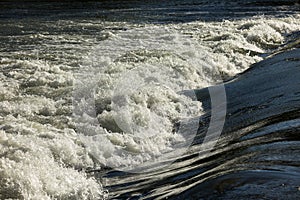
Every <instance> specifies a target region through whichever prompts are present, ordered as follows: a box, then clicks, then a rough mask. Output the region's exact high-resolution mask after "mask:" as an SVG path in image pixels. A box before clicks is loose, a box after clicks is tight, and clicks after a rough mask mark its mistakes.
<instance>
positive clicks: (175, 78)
mask: <svg viewBox="0 0 300 200" xmlns="http://www.w3.org/2000/svg"><path fill="white" fill-rule="evenodd" d="M299 19H300V17H299V16H293V17H287V18H276V19H275V18H265V17H260V18H249V19H245V20H238V21H224V22H192V23H185V24H176V25H175V24H169V25H151V24H148V25H143V26H139V25H132V24H126V23H120V24H118V23H109V22H107V23H106V25H107V31H106V32H105V33H101V34H103V35H105V37H104V36H103V37H102V36H101V38H106V39H107V40H105V41H103V42H99V41H97V40H95V38H96V36H94V35H93V36H90V38H89V37H88V36H86V35H85V36H81V35H51V34H45V35H38V36H37V37H38V38H39V37H40V38H42V39H43V42H44V45H43V46H41V47H40V48H46V49H47V48H48V49H49V52H47V51H46V53H45V55H41V54H40V55H39V56H36V57H34V56H32V52H31V51H29V52H27V51H25V50H24V51H22V52H21V51H20V52H5V53H4V54H3V56H4V57H5V56H7V58H1V60H0V71H1V73H0V80H1V81H0V155H1V156H0V199H5V198H15V199H53V198H57V199H69V198H72V199H73V198H74V199H95V198H105V192H104V190H103V188H102V183H100V182H99V181H98V180H95V179H94V178H92V177H89V176H88V175H87V173H85V169H87V168H97V167H99V166H102V165H108V166H115V167H119V166H130V165H139V164H140V163H142V162H146V161H149V160H152V159H154V158H158V157H160V156H161V155H164V154H165V153H166V152H170V151H172V150H174V149H175V148H177V147H178V148H180V146H176V144H180V143H182V142H184V141H186V140H188V139H189V138H188V139H187V138H186V135H184V134H183V133H184V132H185V133H188V132H189V131H191V132H194V131H195V130H191V129H190V128H189V127H191V126H184V127H182V128H184V130H183V132H181V133H177V134H174V133H173V132H172V129H173V125H174V122H176V121H177V120H180V119H181V118H185V117H191V116H198V115H200V114H201V109H199V110H197V109H196V108H199V107H200V106H201V104H200V103H197V102H194V101H192V100H191V99H188V98H187V97H185V96H181V95H179V94H178V92H179V91H180V90H184V89H193V88H201V87H206V86H208V85H211V84H214V83H216V82H218V81H220V79H221V77H224V78H226V77H230V76H232V75H235V74H237V73H240V72H242V71H244V70H245V69H247V68H248V67H249V66H250V65H251V64H252V63H255V62H257V61H259V60H262V58H261V57H260V56H259V54H260V53H265V52H268V51H269V49H272V48H276V47H277V46H279V45H281V44H282V43H283V42H284V36H285V35H286V34H288V33H290V32H292V31H297V30H299V28H300V20H299ZM61 23H65V24H68V21H65V22H61ZM85 23H86V24H88V26H91V24H93V25H94V26H102V25H103V24H100V23H99V22H95V21H88V22H82V23H81V24H80V26H84V24H85ZM69 24H71V25H72V26H76V23H74V22H72V23H71V22H69ZM59 25H60V24H59ZM115 26H122V27H124V26H126V28H127V30H120V31H118V30H117V31H116V30H114V31H111V32H110V31H109V28H110V27H115ZM22 37H25V38H26V37H27V36H22ZM34 37H35V36H34ZM94 37H95V38H94ZM76 41H80V44H76V45H75V44H72V43H75V42H76ZM68 42H69V43H70V44H69V46H68ZM64 45H65V46H64ZM92 45H94V46H93V47H94V48H91V46H92ZM99 45H102V46H99ZM24 49H25V48H24ZM53 49H54V50H53ZM68 49H70V51H69V52H67V50H68ZM87 49H89V50H90V52H89V55H87V56H86V57H84V58H82V60H84V63H83V64H82V66H81V69H80V70H79V71H80V72H83V71H84V70H86V71H89V70H91V71H92V72H96V74H93V78H91V76H87V77H86V78H87V80H88V81H86V80H85V79H84V80H85V81H83V83H88V84H89V85H91V86H96V87H95V88H94V89H96V93H95V94H96V96H95V100H96V102H95V103H96V108H97V112H94V111H93V110H91V112H88V113H87V114H86V115H84V117H80V123H77V121H75V119H73V118H72V117H71V114H72V112H73V110H72V105H71V102H72V101H71V97H72V84H73V78H74V76H73V73H72V67H71V66H73V64H74V60H73V58H77V57H81V56H82V55H83V52H84V51H83V50H87ZM60 51H61V52H60ZM58 52H60V53H62V54H63V55H64V54H65V55H66V56H65V57H63V59H62V60H61V61H57V60H56V57H55V56H58V55H56V54H58ZM22 55H28V57H30V56H31V57H32V58H33V59H29V60H25V59H23V58H22ZM38 58H41V59H40V60H39V59H38ZM43 59H46V60H43ZM47 59H49V60H48V61H47ZM76 62H78V61H76ZM144 69H147V70H144ZM130 73H133V74H136V75H138V76H137V79H136V80H132V79H130V78H126V77H128V75H130ZM87 74H88V73H87ZM126 74H127V76H126ZM75 75H76V74H75ZM129 77H131V76H129ZM142 77H150V79H143V78H142ZM120 78H121V79H120ZM145 80H148V82H149V83H148V84H146V85H145V84H144V82H143V81H145ZM130 81H131V82H130ZM134 81H136V82H135V85H137V83H140V85H143V84H144V86H143V87H133V88H132V87H131V89H132V92H131V93H122V91H125V90H126V86H127V85H130V84H131V85H132V83H134ZM139 81H140V82H139ZM79 85H80V84H79ZM89 85H86V87H83V89H84V88H90V87H89ZM117 85H119V86H118V87H117V88H119V90H118V89H116V86H117ZM140 85H137V86H140ZM92 88H93V87H92ZM79 91H81V90H80V89H79ZM82 91H84V92H86V91H85V90H82ZM117 94H122V95H123V97H125V99H127V100H128V102H127V103H126V105H125V106H127V107H124V109H120V110H118V109H116V108H117V107H118V106H120V104H118V102H114V103H115V105H113V104H112V98H113V97H114V96H116V95H117ZM121 102H122V101H121ZM80 103H81V104H80V105H81V106H82V107H81V108H84V106H87V107H88V105H89V103H90V102H88V99H83V100H82V102H80ZM125 108H126V109H125ZM82 110H85V108H84V109H82ZM126 110H127V111H131V112H126ZM120 111H122V112H121V113H120ZM96 113H97V116H96V115H94V116H93V114H96ZM122 115H123V116H122ZM117 116H122V119H125V121H124V124H125V125H124V126H123V129H125V131H124V130H120V127H119V128H118V126H121V127H122V123H121V124H120V121H121V120H120V121H119V124H117V123H116V122H115V119H116V117H117ZM153 116H155V117H153ZM95 117H96V118H95ZM95 119H96V120H95ZM128 119H131V121H128ZM126 120H127V121H126ZM155 120H157V121H155ZM132 122H134V124H135V125H136V127H135V128H136V130H137V131H135V132H133V131H132V130H130V129H128V128H130V126H129V127H128V126H127V125H128V124H132ZM99 124H100V125H101V126H99ZM126 124H127V125H126ZM80 127H82V128H84V129H86V131H84V132H80V130H81V129H80ZM131 128H132V127H131ZM193 128H195V127H193ZM82 133H84V134H82ZM87 133H89V135H88V134H87ZM149 135H151V137H149ZM87 144H88V145H87ZM124 150H126V152H128V153H127V154H126V155H125V156H124Z"/></svg>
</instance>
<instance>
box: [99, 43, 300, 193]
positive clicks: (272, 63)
mask: <svg viewBox="0 0 300 200" xmlns="http://www.w3.org/2000/svg"><path fill="white" fill-rule="evenodd" d="M299 69H300V49H298V48H296V49H293V50H286V51H284V52H281V53H278V54H276V55H274V56H270V57H269V58H267V59H265V60H264V61H262V62H259V63H257V64H255V65H253V66H252V67H251V68H250V69H249V70H247V71H246V72H244V73H242V74H240V75H238V76H237V77H235V78H234V79H233V80H230V81H228V82H226V83H225V89H226V93H227V94H226V95H227V109H228V110H227V116H226V122H225V126H224V129H223V132H222V135H221V137H220V138H219V140H218V143H217V145H216V146H215V148H214V149H213V150H212V151H210V152H200V153H199V151H200V145H199V144H201V142H202V140H203V135H205V133H206V131H207V128H208V124H209V118H210V103H209V101H210V99H209V98H208V94H207V89H202V90H196V93H197V97H198V99H199V100H201V101H203V102H204V103H205V104H206V111H207V113H206V114H205V115H203V116H202V117H201V118H200V126H199V130H198V135H197V137H196V138H195V141H194V145H193V146H192V147H191V148H190V151H189V153H187V154H186V155H185V156H182V157H181V158H179V159H177V160H176V161H175V162H174V163H173V164H172V165H171V166H169V167H166V168H164V169H162V170H157V171H153V172H148V173H143V174H129V173H123V172H117V171H109V170H108V171H107V172H102V173H97V172H96V176H98V177H101V178H102V179H103V181H104V184H106V187H107V189H108V190H109V192H110V195H111V198H112V199H257V198H259V199H278V198H279V199H280V198H281V197H283V196H285V197H287V198H288V199H298V197H299V196H300V188H299V187H300V135H299V132H300V119H299V116H300V70H299Z"/></svg>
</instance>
